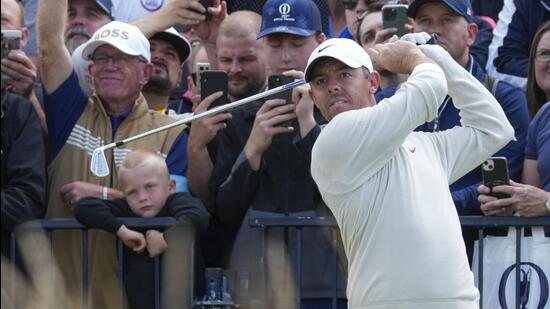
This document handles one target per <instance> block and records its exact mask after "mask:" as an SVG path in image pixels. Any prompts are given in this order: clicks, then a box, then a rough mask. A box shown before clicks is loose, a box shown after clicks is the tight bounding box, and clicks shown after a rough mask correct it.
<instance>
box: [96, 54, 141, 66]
mask: <svg viewBox="0 0 550 309" xmlns="http://www.w3.org/2000/svg"><path fill="white" fill-rule="evenodd" d="M109 59H110V60H112V61H113V64H127V63H129V62H130V61H132V60H134V59H138V60H139V61H140V62H147V61H145V59H143V58H142V57H136V56H132V55H127V54H118V55H113V56H108V55H105V54H94V55H91V56H90V60H92V61H93V62H94V64H97V65H106V64H107V63H109Z"/></svg>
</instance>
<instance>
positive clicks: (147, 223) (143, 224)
mask: <svg viewBox="0 0 550 309" xmlns="http://www.w3.org/2000/svg"><path fill="white" fill-rule="evenodd" d="M119 219H120V220H121V221H122V222H123V224H124V225H125V226H127V227H128V228H167V227H171V226H173V225H174V224H176V223H177V221H176V220H175V219H174V218H171V217H158V218H119ZM20 228H21V229H42V230H44V231H45V233H46V236H47V238H48V240H49V245H50V248H49V249H50V253H51V254H53V237H52V233H53V231H57V230H81V231H82V248H81V250H82V308H88V307H89V299H88V283H89V282H88V281H89V273H88V266H89V261H88V229H87V228H86V227H85V226H84V225H82V224H80V223H79V222H78V221H76V220H75V219H43V220H32V221H29V222H26V223H25V225H22V226H21V227H20ZM116 248H117V255H118V286H119V292H120V294H119V296H120V298H119V299H120V304H119V306H120V308H124V299H125V297H124V277H123V274H124V254H123V249H124V243H123V242H122V241H121V240H120V239H119V238H118V237H117V239H116ZM192 248H193V247H191V249H192ZM15 249H16V239H15V233H14V232H11V233H10V251H11V252H10V259H11V261H13V262H15V261H17V260H18V259H19V258H20V257H18V256H17V251H16V250H15ZM193 254H194V252H190V255H191V256H193ZM154 268H155V283H154V286H155V309H159V308H160V259H159V256H157V257H155V258H154ZM12 271H15V268H13V269H12ZM11 278H15V276H14V275H13V273H12V275H11ZM13 280H14V279H12V286H14V282H13ZM190 286H191V288H192V287H193V284H190ZM12 293H14V294H15V293H16V292H15V291H12ZM189 293H190V295H193V290H191V291H189ZM191 299H192V297H191ZM191 306H192V305H191V304H189V307H191Z"/></svg>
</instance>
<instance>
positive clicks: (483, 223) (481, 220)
mask: <svg viewBox="0 0 550 309" xmlns="http://www.w3.org/2000/svg"><path fill="white" fill-rule="evenodd" d="M249 224H250V226H252V227H256V228H260V229H262V234H263V235H264V237H263V244H262V245H264V244H265V236H266V233H267V230H268V229H269V228H273V227H284V228H295V229H296V230H297V234H298V237H297V238H298V242H299V243H298V244H297V251H298V254H297V264H298V269H299V271H298V272H299V273H298V274H297V281H298V287H300V286H301V267H302V260H301V248H302V244H301V243H300V242H301V241H302V240H301V234H302V229H303V228H307V227H329V228H331V229H336V228H337V224H336V220H335V219H334V218H332V217H291V216H288V217H269V218H251V219H250V221H249ZM460 224H461V225H462V227H466V226H468V227H477V228H478V238H479V239H483V237H484V236H485V229H486V228H493V227H518V229H517V230H516V268H515V271H516V305H515V308H517V309H520V297H519V295H520V284H519V280H520V276H519V273H520V261H521V259H520V258H521V228H522V227H531V226H544V227H547V226H550V217H538V218H520V217H484V216H461V217H460ZM331 235H332V233H331ZM333 241H334V239H333ZM335 248H336V247H335ZM478 251H479V268H478V273H479V276H478V286H479V292H480V301H479V304H480V308H483V307H482V304H483V241H479V242H478ZM333 258H334V261H335V262H334V269H333V273H334V282H335V284H336V283H337V282H338V280H337V279H338V278H337V275H338V272H337V267H338V266H337V264H338V260H337V256H336V252H334V253H333ZM264 260H265V248H264V250H263V256H262V261H264ZM549 262H550V261H549ZM264 268H265V264H264ZM263 271H264V273H265V270H263ZM264 278H265V276H264ZM298 290H300V289H298ZM332 292H333V293H332V295H331V300H332V309H336V306H337V298H338V295H337V287H336V286H335V287H334V288H333V290H332ZM300 300H301V291H298V301H300Z"/></svg>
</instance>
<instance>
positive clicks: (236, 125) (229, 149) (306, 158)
mask: <svg viewBox="0 0 550 309" xmlns="http://www.w3.org/2000/svg"><path fill="white" fill-rule="evenodd" d="M262 103H263V102H261V101H259V102H255V103H251V104H250V105H247V106H245V107H242V108H237V109H236V110H235V111H234V112H233V118H232V120H230V121H228V123H227V128H225V129H224V130H223V131H221V132H220V134H218V137H219V145H218V154H217V158H216V165H215V167H214V171H213V173H212V176H211V178H210V189H211V191H212V192H214V193H215V196H216V214H217V216H218V217H219V219H220V221H222V222H223V223H225V224H230V225H233V226H240V225H241V222H242V219H243V218H244V215H245V214H246V212H247V210H248V208H249V207H250V206H251V205H252V208H253V209H255V210H262V211H269V212H275V213H287V214H288V213H291V212H299V211H307V210H315V209H317V206H318V205H319V204H320V203H321V196H320V194H319V191H318V190H317V186H316V185H315V182H314V181H313V179H312V178H311V174H310V172H309V166H310V161H311V148H312V147H313V144H314V143H315V140H316V139H317V136H318V135H319V133H320V129H319V127H315V128H314V129H313V130H312V131H311V132H310V133H309V134H308V135H307V136H306V137H304V138H303V139H301V138H299V133H290V134H279V135H276V136H274V137H273V141H272V143H271V145H270V146H269V148H268V149H267V150H266V152H265V153H264V154H263V156H262V162H261V166H260V170H259V171H253V170H252V169H251V167H250V165H249V163H248V160H247V159H246V157H245V156H244V151H243V149H244V146H245V144H246V141H247V140H248V137H249V135H250V132H251V130H252V126H253V124H254V119H255V116H256V112H257V111H258V109H259V108H260V106H261V104H262ZM294 127H295V128H296V130H295V132H299V130H298V124H297V122H296V121H295V122H294Z"/></svg>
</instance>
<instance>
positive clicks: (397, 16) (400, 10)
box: [382, 4, 408, 36]
mask: <svg viewBox="0 0 550 309" xmlns="http://www.w3.org/2000/svg"><path fill="white" fill-rule="evenodd" d="M407 8H408V6H407V5H405V4H386V5H384V6H383V7H382V28H384V29H386V28H397V35H398V36H402V35H404V34H405V33H406V30H405V24H406V23H407V20H408V19H407Z"/></svg>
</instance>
